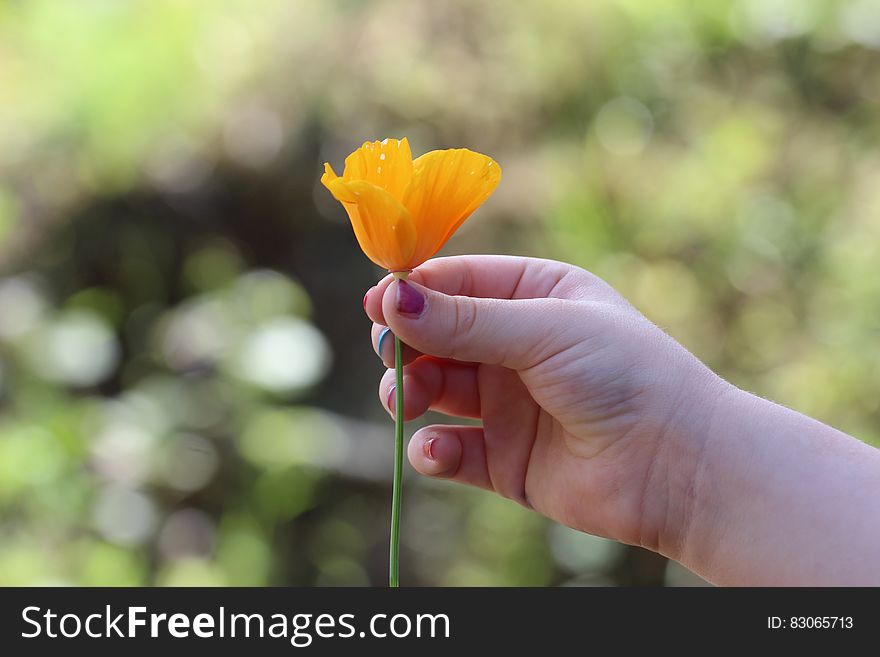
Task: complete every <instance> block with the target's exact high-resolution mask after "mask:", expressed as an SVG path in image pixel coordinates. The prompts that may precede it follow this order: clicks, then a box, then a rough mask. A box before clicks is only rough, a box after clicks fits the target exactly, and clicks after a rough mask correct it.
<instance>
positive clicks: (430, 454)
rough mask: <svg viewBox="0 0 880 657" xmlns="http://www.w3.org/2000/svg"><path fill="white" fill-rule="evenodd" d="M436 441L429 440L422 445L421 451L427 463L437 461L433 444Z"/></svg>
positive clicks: (433, 439) (434, 439)
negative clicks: (423, 452)
mask: <svg viewBox="0 0 880 657" xmlns="http://www.w3.org/2000/svg"><path fill="white" fill-rule="evenodd" d="M436 440H437V439H436V438H429V439H428V440H426V441H425V443H424V444H423V445H422V449H423V450H424V451H425V457H426V458H427V459H428V460H429V461H436V460H437V458H436V457H435V456H434V442H435V441H436Z"/></svg>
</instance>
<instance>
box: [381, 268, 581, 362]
mask: <svg viewBox="0 0 880 657" xmlns="http://www.w3.org/2000/svg"><path fill="white" fill-rule="evenodd" d="M574 303H576V302H574V301H569V300H566V299H556V298H553V299H484V298H476V297H466V296H449V295H446V294H442V293H440V292H436V291H434V290H431V289H429V288H426V287H424V286H422V285H419V284H417V283H414V282H412V281H404V280H395V281H394V282H393V283H391V285H389V286H388V287H387V288H386V290H385V294H384V296H383V298H382V312H383V314H384V315H385V321H386V322H387V324H388V326H389V327H390V328H391V330H392V331H393V332H394V334H395V335H397V336H398V337H399V338H400V339H401V340H403V341H404V342H405V343H406V344H408V345H409V346H411V347H413V348H414V349H417V350H418V351H421V352H422V353H424V354H430V355H432V356H437V357H440V358H451V359H454V360H461V361H470V362H477V363H488V364H492V365H502V366H504V367H507V368H510V369H515V370H524V369H528V368H529V367H533V366H534V365H536V364H538V363H540V362H542V361H544V360H546V359H547V358H549V357H550V356H552V355H553V354H554V353H558V352H560V351H562V350H564V349H566V348H567V347H568V346H570V344H567V343H565V340H566V339H570V336H571V333H570V332H569V331H564V330H562V329H563V327H565V326H566V325H567V324H568V323H570V322H571V311H572V309H573V305H572V304H574Z"/></svg>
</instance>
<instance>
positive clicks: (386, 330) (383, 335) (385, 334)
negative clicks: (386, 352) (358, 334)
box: [376, 326, 391, 358]
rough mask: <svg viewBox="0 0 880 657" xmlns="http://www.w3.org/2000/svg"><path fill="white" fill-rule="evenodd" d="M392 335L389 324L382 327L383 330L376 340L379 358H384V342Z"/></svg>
mask: <svg viewBox="0 0 880 657" xmlns="http://www.w3.org/2000/svg"><path fill="white" fill-rule="evenodd" d="M389 335H391V329H390V328H388V327H387V326H386V327H385V328H383V329H382V332H381V333H380V334H379V339H378V340H377V341H376V353H377V354H379V358H382V343H383V342H384V341H385V338H387V337H388V336H389Z"/></svg>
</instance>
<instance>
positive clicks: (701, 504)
mask: <svg viewBox="0 0 880 657" xmlns="http://www.w3.org/2000/svg"><path fill="white" fill-rule="evenodd" d="M399 285H400V284H399V283H397V282H395V281H393V279H392V277H391V276H388V277H386V278H384V279H383V280H382V281H380V282H379V283H378V284H377V285H376V286H374V287H373V288H371V289H370V290H369V291H368V293H367V296H366V299H365V304H364V306H365V310H366V312H367V314H368V316H369V317H370V318H371V319H372V320H373V322H374V325H373V329H372V338H373V346H374V348H375V347H376V344H377V342H378V338H379V335H380V333H381V331H382V329H383V328H384V327H386V326H388V327H390V328H391V330H392V331H393V332H394V333H395V334H397V335H399V336H400V338H401V339H402V340H403V341H404V342H405V343H406V347H405V350H404V361H405V364H406V366H405V369H404V388H405V405H406V408H405V415H406V419H413V418H415V417H418V416H420V415H422V414H423V413H425V412H426V411H427V410H429V409H431V410H435V411H439V412H442V413H445V414H448V415H451V416H457V417H469V418H479V419H481V420H482V426H481V427H473V426H456V425H453V424H449V425H435V426H430V427H426V428H423V429H421V430H419V431H418V432H416V433H415V435H414V436H413V437H412V439H411V441H410V444H409V450H408V455H409V460H410V462H411V463H412V465H413V467H414V468H415V469H416V470H417V471H418V472H420V473H422V474H423V475H426V476H429V477H434V478H444V479H451V480H453V481H456V482H459V483H463V484H469V485H472V486H477V487H480V488H484V489H487V490H491V491H495V492H496V493H498V494H500V495H503V496H504V497H508V498H510V499H512V500H515V501H516V502H518V503H520V504H522V505H524V506H526V507H529V508H531V509H534V510H535V511H537V512H538V513H541V514H543V515H545V516H548V517H549V518H552V519H554V520H556V521H558V522H561V523H564V524H566V525H568V526H570V527H573V528H575V529H578V530H581V531H584V532H588V533H591V534H596V535H600V536H605V537H608V538H611V539H615V540H618V541H622V542H624V543H629V544H633V545H640V546H643V547H646V548H648V549H650V550H654V551H656V552H659V553H661V554H664V555H665V556H667V557H669V558H670V559H674V560H676V561H679V562H680V563H682V564H683V565H684V566H685V567H687V568H690V569H691V570H693V571H694V572H696V573H698V574H699V575H701V576H702V577H703V578H705V579H707V580H709V581H710V582H714V583H717V584H726V585H880V560H877V559H876V554H877V552H878V550H880V514H877V513H875V507H876V500H877V499H878V498H880V450H876V449H874V448H872V447H869V446H867V445H865V444H864V443H862V442H860V441H858V440H856V439H855V438H852V437H850V436H847V435H846V434H843V433H841V432H839V431H837V430H835V429H832V428H830V427H828V426H826V425H824V424H822V423H820V422H817V421H815V420H812V419H810V418H808V417H806V416H803V415H801V414H799V413H795V412H794V411H791V410H789V409H786V408H783V407H781V406H777V405H775V404H773V403H771V402H769V401H766V400H764V399H760V398H758V397H755V396H753V395H750V394H748V393H746V392H744V391H742V390H739V389H737V388H735V387H734V386H732V385H730V384H729V383H727V382H725V381H724V380H723V379H721V378H720V377H718V376H717V375H715V374H714V373H713V372H712V371H710V370H709V369H708V368H707V367H706V366H705V365H703V364H702V363H701V362H700V361H699V360H697V359H696V358H695V357H694V356H693V355H692V354H690V353H689V352H688V351H687V350H686V349H685V348H684V347H682V346H681V345H680V344H678V343H677V342H676V341H675V340H673V339H672V338H671V337H670V336H668V335H667V334H666V333H664V332H663V331H662V330H660V329H659V328H658V327H656V326H655V325H654V324H652V323H651V322H650V321H648V320H647V319H646V318H645V317H644V316H642V315H641V314H640V313H639V312H638V311H637V310H635V308H633V307H632V306H631V305H630V304H629V303H628V302H627V301H626V300H625V299H624V298H623V297H621V296H620V295H619V294H618V293H617V292H616V291H615V290H614V289H613V288H612V287H610V286H609V285H608V284H607V283H605V282H604V281H602V280H601V279H599V278H597V277H596V276H594V275H593V274H590V273H589V272H587V271H584V270H582V269H579V268H577V267H573V266H571V265H567V264H564V263H560V262H554V261H549V260H538V259H530V258H519V257H505V256H463V257H452V258H437V259H434V260H431V261H429V262H427V263H425V264H424V265H422V266H420V267H418V268H417V269H416V270H415V271H413V273H412V274H411V275H410V278H409V282H408V283H405V284H404V285H405V286H406V285H409V287H410V290H409V291H408V292H409V294H408V295H407V293H406V291H404V293H403V295H404V296H408V298H409V299H408V300H409V302H410V303H409V305H408V307H409V308H410V309H411V308H412V307H413V304H412V296H413V293H415V294H416V296H418V295H421V296H422V297H423V299H424V304H423V307H422V309H421V311H420V312H418V313H416V314H412V313H410V314H406V313H402V312H400V311H399V310H398V299H399V296H400V294H399V290H398V286H399ZM416 305H418V304H416ZM404 307H407V304H404ZM380 356H381V357H382V359H383V362H384V363H385V364H386V366H389V367H393V341H392V340H385V341H384V342H383V353H382V354H380ZM393 385H394V372H393V370H389V371H388V372H386V374H385V375H384V376H383V378H382V381H381V382H380V385H379V398H380V400H381V402H382V404H383V405H384V406H385V408H386V410H389V412H390V413H392V415H393V408H394V405H393V399H394V396H393V395H394V393H393V390H391V388H392V386H393ZM389 402H390V403H389Z"/></svg>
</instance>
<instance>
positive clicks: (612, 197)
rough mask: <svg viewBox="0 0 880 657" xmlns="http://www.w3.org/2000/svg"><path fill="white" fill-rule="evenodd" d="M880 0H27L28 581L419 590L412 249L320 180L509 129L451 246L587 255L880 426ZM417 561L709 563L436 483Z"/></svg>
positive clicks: (450, 567)
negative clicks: (373, 247)
mask: <svg viewBox="0 0 880 657" xmlns="http://www.w3.org/2000/svg"><path fill="white" fill-rule="evenodd" d="M878 49H880V3H878V2H877V0H839V1H833V0H715V1H707V2H699V3H698V2H688V1H687V0H616V1H614V0H591V1H589V2H587V1H583V2H572V1H570V0H542V1H540V2H539V1H537V0H534V1H529V2H517V3H510V2H502V1H501V0H491V1H485V0H483V1H480V2H477V1H476V0H460V1H455V2H444V3H430V2H426V1H425V2H404V1H403V0H384V1H379V2H367V3H355V2H349V1H345V0H335V1H325V2H307V1H287V0H258V1H257V0H222V1H221V0H210V1H209V0H198V1H197V0H188V1H185V2H184V1H183V0H130V1H127V2H126V1H119V0H78V1H77V2H59V1H53V0H28V1H23V0H19V1H12V0H9V1H7V2H3V3H0V266H2V270H3V277H2V280H0V395H2V398H0V403H2V406H0V583H2V584H7V585H8V584H46V583H64V584H88V585H116V584H128V585H142V584H143V585H149V584H205V585H211V584H233V585H263V584H306V585H308V584H319V585H339V584H353V585H360V584H364V585H366V584H382V583H383V582H384V579H385V563H386V561H385V559H386V541H387V515H388V504H389V486H388V482H389V480H390V464H391V423H390V422H389V420H388V418H387V417H386V416H385V415H384V413H383V411H382V410H381V408H380V407H379V405H378V404H377V403H376V401H375V392H374V386H375V383H376V382H377V381H378V376H379V374H380V373H381V365H380V364H379V363H378V361H377V359H375V357H374V355H373V354H372V353H371V349H370V346H369V340H368V323H367V320H366V319H365V318H364V317H363V316H362V314H361V310H360V307H359V303H360V297H361V295H362V294H363V291H364V290H365V289H366V288H367V287H368V286H369V285H370V284H371V282H372V281H373V280H374V279H375V278H376V277H377V276H378V274H379V272H377V271H375V269H373V268H372V267H371V265H369V263H367V262H366V259H365V258H364V257H363V256H362V255H361V253H360V252H359V250H358V248H357V245H356V244H355V241H354V239H353V237H352V235H351V231H350V228H349V227H348V225H347V223H346V221H345V218H344V215H343V213H342V211H341V209H340V208H338V207H337V206H336V204H335V203H334V202H333V201H332V199H331V198H330V197H329V195H328V194H326V193H325V191H324V190H323V189H320V188H319V187H318V186H317V181H318V175H319V172H320V163H322V162H323V161H324V160H330V161H332V162H333V163H334V164H339V163H340V162H341V159H342V157H343V156H344V154H345V153H347V152H348V151H349V150H350V149H352V148H353V147H355V146H357V145H358V144H359V143H360V142H361V141H362V140H364V139H374V138H381V137H384V136H402V135H407V136H409V138H410V140H411V141H412V142H413V144H414V151H416V152H423V151H425V150H428V149H430V148H435V147H441V148H442V147H453V146H462V145H464V146H468V147H471V148H474V149H476V150H479V151H482V152H486V153H489V154H491V155H492V156H493V157H495V158H496V159H497V160H498V161H499V162H500V163H501V165H502V166H503V168H504V171H505V178H504V180H503V181H502V184H501V187H500V188H499V190H498V192H497V193H496V195H495V196H494V197H493V198H492V199H491V200H490V202H489V203H488V204H487V205H486V206H485V208H483V209H482V210H481V211H480V212H479V213H478V217H476V218H475V219H474V220H472V221H471V222H469V223H468V224H466V226H465V228H464V229H463V230H462V231H461V234H460V235H459V236H458V237H456V238H455V239H454V240H453V241H452V242H451V243H450V245H449V247H448V248H447V249H446V252H448V253H455V252H484V251H485V252H497V253H519V254H528V255H536V256H543V257H553V258H558V259H563V260H568V261H571V262H574V263H576V264H578V265H581V266H584V267H586V268H589V269H591V270H593V271H595V272H596V273H598V274H599V275H601V276H603V277H605V278H606V279H607V280H609V281H610V282H611V283H612V284H614V285H615V286H616V287H618V288H619V289H620V290H621V291H622V292H623V293H624V294H625V295H626V296H627V297H628V298H630V299H631V300H632V301H633V303H634V304H635V305H636V306H637V307H639V308H640V309H641V310H643V311H644V312H645V313H646V314H647V315H648V316H649V317H650V318H652V319H653V320H654V321H656V322H657V323H658V324H660V325H661V326H663V327H664V328H666V329H667V330H668V331H669V332H670V333H671V334H672V335H673V336H675V337H676V338H678V339H679V340H681V341H682V342H683V343H684V344H685V345H686V346H688V347H689V348H690V349H692V350H693V351H694V352H695V353H696V354H697V355H698V356H700V357H701V358H703V359H704V360H705V361H706V362H707V363H709V364H710V365H711V366H712V367H714V368H715V369H716V370H718V371H719V372H721V373H722V374H723V375H725V376H726V377H728V378H730V379H731V380H732V381H733V382H735V383H736V384H737V385H740V386H742V387H745V388H748V389H751V390H753V391H755V392H757V393H759V394H763V395H767V396H769V397H772V398H773V399H775V400H777V401H779V402H781V403H784V404H787V405H790V406H792V407H794V408H796V409H798V410H801V411H803V412H805V413H808V414H811V415H814V416H816V417H818V418H820V419H822V420H824V421H826V422H829V423H831V424H833V425H835V426H838V427H840V428H841V429H844V430H846V431H849V432H852V433H854V434H855V435H857V436H859V437H861V438H863V439H865V440H867V441H871V442H874V443H875V444H877V443H880V395H878V393H877V391H878V379H877V374H876V373H877V372H878V371H880V341H878V340H877V339H876V338H877V335H878V320H877V317H878V316H880V276H878V274H877V256H876V253H877V252H878V247H880V148H878V146H880V121H878V107H880V52H878ZM405 503H406V506H405V510H404V516H405V517H404V537H403V540H404V557H403V569H404V571H403V574H402V578H403V580H404V581H405V582H407V583H412V584H443V585H464V584H474V585H480V584H485V585H512V584H518V585H547V584H564V583H570V584H615V583H617V584H643V585H644V584H648V585H654V584H661V583H667V584H673V585H681V584H689V583H695V582H696V579H695V578H694V577H693V576H690V575H689V574H687V573H686V572H684V571H683V570H682V569H680V568H678V567H676V566H673V565H667V564H666V563H665V562H664V561H663V560H662V559H661V558H659V557H656V556H655V555H650V554H648V553H645V552H642V551H640V550H637V549H635V548H626V547H623V546H619V545H616V544H613V543H610V542H608V541H605V540H602V539H597V538H593V537H590V536H585V535H582V534H578V533H576V532H573V531H570V530H568V529H565V528H562V527H558V526H553V525H551V524H549V523H546V522H544V521H543V520H542V519H540V518H539V517H537V516H535V515H534V514H530V513H528V512H526V511H524V510H522V509H520V508H519V507H517V506H515V505H514V504H513V503H511V502H508V501H505V500H502V499H498V498H496V497H494V496H492V495H489V494H486V493H482V492H478V491H472V490H463V489H459V488H457V487H454V486H451V485H443V484H439V483H431V482H426V481H422V480H419V479H417V478H415V477H410V478H409V480H408V482H407V490H406V498H405Z"/></svg>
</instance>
